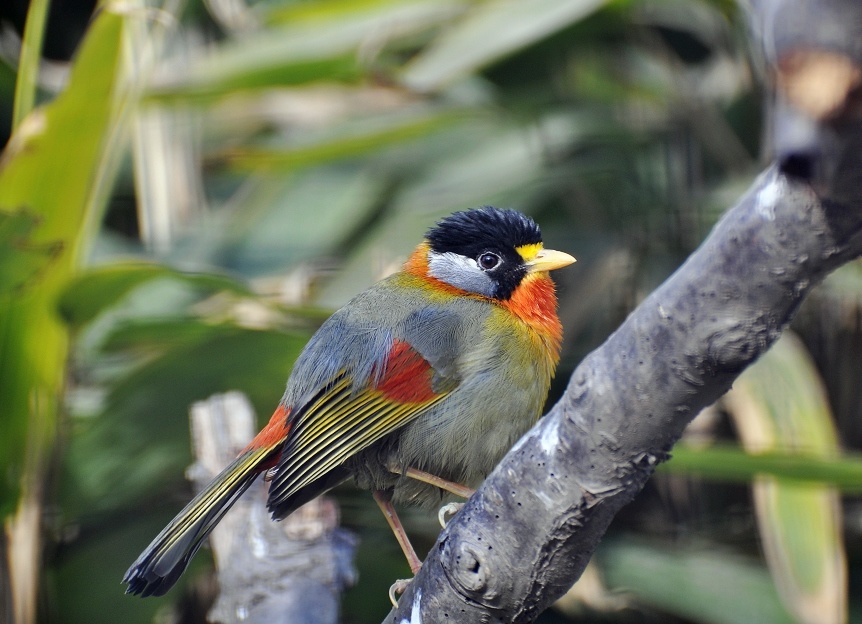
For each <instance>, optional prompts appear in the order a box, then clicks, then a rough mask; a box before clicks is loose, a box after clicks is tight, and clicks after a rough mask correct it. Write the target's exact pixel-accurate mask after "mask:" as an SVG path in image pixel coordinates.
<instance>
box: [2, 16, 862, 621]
mask: <svg viewBox="0 0 862 624" xmlns="http://www.w3.org/2000/svg"><path fill="white" fill-rule="evenodd" d="M747 41H748V40H747V33H746V30H745V24H744V15H743V14H742V13H741V12H740V11H739V10H738V9H737V8H736V5H735V4H734V3H732V2H729V1H726V0H613V1H607V2H602V1H599V0H534V1H532V2H529V3H526V2H517V0H484V1H475V0H163V1H161V2H160V1H159V0H126V1H125V2H123V3H122V4H112V3H110V2H108V3H105V4H104V7H103V10H97V7H96V3H95V1H93V0H64V1H62V2H59V1H55V2H53V3H49V2H48V0H32V1H31V2H27V0H6V1H5V2H4V3H3V4H2V7H0V57H2V58H0V134H2V137H3V141H4V143H6V148H5V151H4V153H3V157H2V160H0V427H2V429H0V430H2V434H0V516H2V517H3V518H4V522H5V527H6V531H5V535H4V539H3V542H2V545H0V553H2V554H3V555H4V556H3V557H0V592H4V593H5V594H6V595H7V597H8V596H9V595H12V594H14V593H15V592H22V591H23V592H24V594H28V595H30V596H32V597H33V606H32V610H31V612H30V613H31V614H32V618H33V619H34V620H37V621H39V622H46V623H60V622H62V623H64V624H76V623H83V622H87V623H91V624H95V623H99V622H117V621H123V622H129V623H135V622H152V621H158V622H177V623H183V624H185V623H189V624H191V623H195V622H202V621H203V617H204V616H203V614H204V613H205V612H206V609H207V607H208V603H209V602H211V601H212V598H213V583H212V582H211V575H212V566H211V560H210V555H209V552H208V551H207V550H203V551H202V552H201V553H200V554H199V555H198V556H197V558H196V559H195V561H194V563H193V565H192V566H191V569H190V570H189V572H188V573H187V574H186V575H185V576H184V577H183V579H182V580H181V581H180V583H179V585H178V586H177V588H176V589H175V590H174V591H173V592H171V593H170V594H169V595H168V596H165V597H162V598H151V599H147V600H140V599H137V598H131V597H128V596H125V595H123V586H122V585H121V584H120V579H121V577H122V575H123V572H124V571H125V570H126V568H127V567H128V565H129V564H130V563H131V562H132V561H133V560H134V558H135V557H136V556H137V555H138V553H139V552H140V550H141V549H142V548H143V547H144V546H145V545H146V544H147V543H149V541H150V539H151V538H152V537H153V536H154V535H155V534H156V533H157V532H158V531H159V530H160V529H161V527H162V526H163V525H164V524H165V523H166V522H167V521H168V520H169V519H170V518H171V517H173V515H174V514H175V513H176V511H178V510H179V509H180V508H181V507H182V505H183V504H185V502H186V501H187V500H188V499H189V497H190V496H191V486H190V484H189V483H188V482H187V481H186V479H185V476H184V472H185V469H186V467H187V466H188V465H189V464H190V463H191V462H192V457H191V450H190V440H189V433H188V431H189V426H188V409H189V406H190V404H191V403H192V402H194V401H198V400H202V399H205V398H207V397H208V396H210V395H211V394H213V393H216V392H224V391H228V390H240V391H242V392H244V393H245V394H247V396H248V397H249V398H250V400H251V402H252V404H253V405H254V407H255V409H256V411H257V414H258V417H259V420H260V421H261V422H263V421H265V420H266V419H268V417H269V415H270V414H271V411H272V409H273V407H274V406H275V405H276V403H277V401H278V399H279V398H280V396H281V393H282V391H283V387H284V382H285V380H286V378H287V375H288V373H289V371H290V368H291V365H292V362H293V360H294V358H295V357H296V355H297V354H298V352H299V350H300V349H301V348H302V345H303V344H304V341H305V340H306V339H307V338H308V336H309V335H310V333H311V332H313V330H314V328H315V327H316V326H317V325H318V324H319V323H320V322H321V321H322V319H324V318H325V317H326V315H327V314H328V313H329V312H331V311H332V310H334V309H335V308H337V307H338V306H340V305H341V304H343V303H345V302H346V301H347V300H348V299H349V298H350V297H351V296H353V295H354V294H356V293H357V292H359V291H360V290H362V289H363V288H365V287H366V286H368V285H370V284H371V283H372V282H373V281H375V280H377V279H379V278H380V277H382V276H384V275H385V274H387V273H389V272H391V271H393V270H396V269H397V267H398V266H399V263H400V262H402V261H403V260H404V259H405V257H406V254H407V253H408V252H409V251H410V249H411V248H412V247H413V246H414V245H415V244H416V243H417V242H418V241H419V240H420V239H421V236H422V234H423V232H424V231H425V230H426V229H427V228H428V227H429V226H430V225H432V224H433V223H434V222H435V220H437V219H438V218H440V217H442V216H444V215H446V214H448V213H450V212H452V211H455V210H462V209H465V208H470V207H475V206H480V205H485V204H492V205H496V206H499V207H506V208H516V209H518V210H522V211H524V212H527V213H529V214H530V215H532V216H533V217H534V218H535V219H536V220H537V221H538V222H539V223H540V225H541V227H542V230H543V234H544V239H545V242H546V244H547V245H548V246H550V247H552V248H555V249H561V250H565V251H567V252H570V253H572V254H573V255H575V256H576V257H577V258H578V264H576V265H574V267H572V268H571V269H568V270H566V271H560V272H559V273H555V278H556V279H557V282H558V286H559V295H560V315H561V318H562V321H563V324H564V326H565V344H564V354H563V359H562V362H561V365H560V369H559V372H558V375H557V380H556V382H555V384H554V387H553V388H552V393H551V397H550V398H549V401H550V402H551V403H552V402H554V401H555V400H556V398H557V397H558V396H559V394H560V393H561V392H562V390H563V388H564V387H565V384H566V382H567V380H568V377H569V375H570V374H571V372H572V370H573V369H574V367H575V366H576V365H577V363H578V362H579V361H580V359H581V358H582V357H583V356H584V355H585V354H586V353H588V352H589V351H590V350H592V349H594V348H595V347H597V346H598V345H600V344H601V343H602V341H603V340H604V339H605V337H606V336H607V335H608V334H609V333H610V332H612V331H613V330H614V328H615V327H616V326H617V325H618V324H619V323H620V322H621V321H622V320H623V319H624V318H625V317H626V315H627V314H628V312H630V311H631V310H632V309H633V307H634V306H636V305H637V304H638V302H639V301H640V300H641V299H643V298H644V297H645V295H646V294H648V293H649V292H650V291H651V290H652V289H654V288H655V287H656V286H657V285H658V284H659V283H660V282H661V281H662V280H663V279H664V278H666V277H667V276H668V275H669V274H670V273H671V272H672V271H673V270H674V269H675V268H676V267H677V266H678V265H679V264H680V263H681V262H682V261H684V259H685V258H686V257H687V255H688V254H689V253H691V251H692V250H693V249H695V248H696V246H697V245H698V244H699V242H700V241H701V240H702V239H703V238H704V236H705V235H706V234H707V233H708V232H709V230H710V228H711V227H712V225H713V224H714V223H715V221H716V220H717V219H718V218H719V217H720V215H721V213H722V212H723V211H724V210H725V209H726V208H728V207H729V206H731V205H732V204H733V203H734V202H735V201H736V200H737V198H738V197H739V196H740V195H741V193H743V192H744V190H745V189H746V188H747V187H748V186H749V185H750V184H751V182H752V181H753V180H754V178H755V176H756V175H757V173H758V171H759V170H760V169H761V168H762V166H763V163H764V162H765V159H763V158H762V157H761V143H762V120H763V118H764V112H763V109H762V101H763V93H762V92H761V89H760V87H759V85H758V81H757V78H756V76H757V72H756V68H755V67H754V66H753V65H752V61H751V60H750V59H751V54H750V51H749V50H748V49H747V46H748V43H747ZM40 49H41V50H42V52H41V54H40V53H39V50H40ZM754 56H755V58H756V54H755V55H754ZM755 64H756V63H755ZM34 106H35V107H36V108H34ZM13 128H15V129H16V131H15V134H14V136H12V138H11V139H10V135H11V133H12V129H13ZM860 311H862V272H860V267H859V266H858V265H851V266H847V267H844V268H843V269H841V270H840V271H839V272H837V273H836V274H835V275H833V276H832V277H830V279H829V280H828V281H827V282H826V283H825V284H824V285H822V286H821V287H820V288H819V289H818V290H817V292H816V294H814V295H813V296H812V297H810V298H809V299H808V301H807V302H806V303H805V305H804V307H803V309H802V311H801V312H800V315H799V317H798V318H797V320H796V321H795V322H794V326H793V328H792V329H793V331H792V333H791V335H790V336H789V337H788V338H786V339H782V341H781V342H780V343H779V344H778V345H777V346H776V348H775V349H774V350H773V351H772V352H770V354H768V355H767V356H766V357H764V358H763V359H762V360H761V361H760V362H759V363H758V364H757V365H756V366H755V367H754V368H752V369H751V370H750V371H748V372H746V374H745V375H744V376H743V378H742V379H741V380H740V381H739V383H738V384H737V385H736V387H735V389H734V391H733V392H732V393H731V395H729V396H728V398H727V399H726V400H724V401H722V402H721V403H720V404H719V405H717V406H715V407H714V408H711V409H709V410H707V411H706V412H705V413H704V414H701V415H700V416H699V417H698V418H697V419H696V420H695V422H694V423H693V425H692V427H691V428H690V431H689V432H688V434H687V435H686V437H685V439H684V440H683V441H682V442H681V443H680V444H679V445H678V446H677V448H676V449H675V450H674V458H673V460H672V461H670V462H668V463H667V464H666V465H664V466H662V468H661V469H660V471H659V472H658V473H657V474H656V476H655V477H654V478H653V479H652V480H651V482H650V483H649V485H648V486H647V488H646V490H645V491H644V492H643V494H642V495H641V496H639V497H638V499H637V500H636V501H635V502H634V503H632V504H631V505H630V506H629V507H627V508H626V509H624V510H623V512H622V513H621V514H620V515H619V516H618V518H617V519H616V520H615V522H614V524H613V525H612V527H611V530H610V532H609V533H608V536H607V538H606V539H605V541H604V542H603V544H602V546H601V547H600V549H599V552H598V554H597V555H596V557H595V560H594V562H593V563H592V564H591V565H590V568H589V569H588V572H587V573H586V574H585V576H584V578H583V579H582V581H580V582H579V583H578V584H577V585H576V586H575V588H574V589H573V591H572V592H570V594H569V595H568V596H567V597H566V598H565V599H564V600H563V601H561V603H560V604H559V605H558V606H557V607H556V608H554V609H552V610H550V611H548V612H547V613H546V614H544V615H543V616H542V617H541V619H540V622H543V623H546V624H548V623H556V622H559V623H563V622H609V623H615V622H650V623H651V622H671V623H673V622H679V623H684V622H703V623H724V622H727V623H731V622H733V623H738V622H765V623H771V622H804V623H808V622H811V623H820V622H822V623H830V622H835V623H842V622H847V621H862V570H860V564H862V505H860V498H859V492H860V491H862V468H860V466H862V462H860V460H859V458H858V456H857V455H856V454H855V453H856V452H857V451H858V450H859V447H860V445H862V418H860V410H862V402H860V387H862V384H859V383H858V381H859V377H860V372H859V371H860V369H859V366H858V363H857V362H858V360H859V356H860V354H862V332H860ZM620 383H621V384H624V383H625V380H620ZM631 417H632V418H636V417H637V415H636V414H633V415H631ZM333 495H334V497H335V498H336V499H337V501H338V503H339V505H340V508H341V516H342V525H343V526H344V527H346V528H347V529H349V530H350V531H352V532H354V533H355V534H356V535H357V536H358V537H359V540H360V541H359V546H358V551H357V556H356V561H355V565H356V568H357V570H358V572H359V574H358V583H357V584H356V585H355V586H354V587H353V588H351V589H350V590H349V591H347V593H346V594H345V595H344V596H343V605H342V621H343V622H345V623H346V624H366V623H371V622H378V621H380V620H381V619H382V618H383V617H384V616H385V614H386V613H387V612H388V610H389V602H388V599H387V597H386V590H387V589H388V587H389V585H390V584H391V583H392V581H393V580H394V579H396V578H403V577H405V576H408V575H409V570H408V568H407V566H406V563H405V562H404V560H403V558H402V555H401V553H400V551H399V549H398V546H397V544H396V542H395V540H394V539H393V538H392V536H391V534H390V533H389V530H388V528H387V527H386V524H385V522H384V520H383V518H382V516H381V515H380V514H379V512H378V510H377V509H376V506H375V505H374V503H373V502H372V499H371V497H370V496H369V495H368V493H367V492H360V491H357V490H355V489H354V488H352V487H348V486H345V487H342V488H339V489H338V490H337V491H335V492H334V493H333ZM432 515H433V514H432ZM404 518H405V521H406V522H407V525H408V532H409V533H410V534H411V535H412V536H414V539H415V544H416V546H417V550H418V551H419V552H420V554H421V553H424V552H427V549H428V548H430V546H431V545H432V544H433V541H434V539H435V538H436V535H437V533H438V531H439V527H438V526H437V524H436V519H435V518H433V517H429V514H427V513H425V512H416V511H409V510H405V512H404ZM22 588H23V589H22ZM6 615H7V617H8V616H9V613H8V612H7V614H6ZM0 619H2V614H0Z"/></svg>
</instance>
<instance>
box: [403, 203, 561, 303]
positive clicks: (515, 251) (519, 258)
mask: <svg viewBox="0 0 862 624" xmlns="http://www.w3.org/2000/svg"><path fill="white" fill-rule="evenodd" d="M574 261H575V259H574V258H573V257H572V256H570V255H569V254H567V253H563V252H561V251H554V250H551V249H545V248H544V247H543V246H542V233H541V231H540V230H539V226H538V225H536V222H535V221H533V220H532V219H531V218H529V217H527V216H526V215H523V214H521V213H520V212H516V211H514V210H500V209H498V208H492V207H490V206H485V207H484V208H478V209H476V210H465V211H463V212H456V213H454V214H452V215H450V216H448V217H446V218H445V219H442V220H441V221H439V222H438V223H437V224H436V225H435V226H434V227H432V228H431V229H430V230H428V232H427V233H426V235H425V242H424V243H423V244H422V245H421V246H420V248H419V249H418V250H417V253H416V254H414V258H413V259H411V262H412V264H413V266H412V269H413V272H416V273H420V272H421V273H425V275H427V276H428V277H432V278H435V279H437V280H440V281H441V282H443V283H445V284H448V285H449V286H452V287H454V288H457V289H458V290H461V291H465V292H468V293H471V294H476V295H481V296H483V297H488V298H492V299H498V300H501V301H506V300H509V299H510V298H511V297H512V295H513V293H515V291H516V290H517V289H518V287H519V286H520V285H521V284H522V283H523V282H524V280H525V279H526V278H527V277H528V276H529V275H531V274H536V273H546V272H547V271H551V270H553V269H559V268H561V267H564V266H568V265H569V264H571V263H573V262H574ZM410 264H411V263H408V270H410V268H411V267H410Z"/></svg>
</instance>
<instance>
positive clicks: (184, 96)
mask: <svg viewBox="0 0 862 624" xmlns="http://www.w3.org/2000/svg"><path fill="white" fill-rule="evenodd" d="M328 4H331V3H328V2H318V3H304V4H302V5H299V6H300V7H302V8H297V9H288V10H287V12H286V13H282V14H279V13H274V14H273V21H275V22H282V21H284V22H285V25H279V26H277V27H271V28H268V29H265V30H262V31H259V32H256V33H255V34H254V37H253V38H246V39H244V40H238V41H233V42H229V43H227V44H224V45H223V46H221V47H220V48H218V49H217V50H216V51H215V52H214V53H213V54H211V55H209V56H207V57H205V58H202V59H200V60H197V61H193V62H192V63H190V64H188V65H187V66H184V67H183V68H182V69H179V70H178V71H177V72H175V73H174V74H172V75H171V76H170V77H168V78H164V79H163V80H162V81H161V82H160V83H159V84H157V85H156V86H155V87H154V88H153V90H152V91H151V93H150V97H151V98H153V99H157V100H162V101H164V100H192V101H203V102H206V101H209V100H211V99H214V98H219V97H222V96H226V95H231V94H234V93H236V92H237V91H245V90H250V89H260V88H265V87H274V86H278V87H281V86H287V85H300V84H306V83H312V82H321V81H335V82H355V81H357V80H358V79H360V78H361V77H362V76H363V75H364V74H365V73H366V70H365V68H364V67H363V63H362V56H361V54H360V48H361V47H362V46H363V45H378V44H384V43H388V42H391V41H392V40H397V39H399V38H402V37H406V36H409V35H412V34H414V33H416V32H420V31H422V30H425V29H427V28H428V27H429V24H432V23H435V22H439V21H441V20H442V19H445V18H448V17H449V16H451V15H452V13H453V11H454V10H458V9H459V7H460V5H461V2H453V1H452V0H441V1H429V0H426V1H425V2H408V3H402V2H397V3H386V2H383V3H380V4H379V6H372V5H373V4H374V3H371V4H369V5H365V6H361V7H358V10H352V9H351V10H348V11H345V12H341V11H337V10H332V9H333V7H328V8H326V7H327V5H328ZM318 7H321V8H322V10H321V11H320V12H319V13H316V12H315V9H316V8H318ZM345 8H349V7H345ZM296 11H301V12H302V13H303V18H302V19H300V20H298V22H297V20H295V19H293V18H294V16H295V15H296ZM279 15H281V17H279ZM312 16H313V19H312Z"/></svg>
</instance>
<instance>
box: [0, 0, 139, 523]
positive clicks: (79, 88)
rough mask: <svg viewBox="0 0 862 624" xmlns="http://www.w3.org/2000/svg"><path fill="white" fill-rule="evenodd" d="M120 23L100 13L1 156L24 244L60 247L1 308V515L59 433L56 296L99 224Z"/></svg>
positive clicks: (62, 334)
mask: <svg viewBox="0 0 862 624" xmlns="http://www.w3.org/2000/svg"><path fill="white" fill-rule="evenodd" d="M124 20H125V17H124V16H123V15H120V14H119V13H118V12H116V11H114V10H112V9H111V8H110V7H106V8H104V9H103V10H102V11H100V12H99V14H98V15H97V16H96V18H95V19H94V21H93V22H92V24H91V25H90V28H89V30H88V33H87V35H86V37H85V39H84V42H83V44H82V47H81V49H80V50H79V53H78V55H77V58H76V60H75V62H74V64H73V66H72V70H71V73H70V75H69V81H68V84H67V86H66V89H65V90H64V91H63V92H62V93H61V94H60V95H59V96H58V97H57V99H56V100H55V101H54V102H52V103H51V104H49V105H47V106H45V107H43V108H38V109H35V110H34V111H32V112H31V113H30V114H29V115H27V116H26V117H25V118H24V120H23V122H22V123H21V125H20V126H18V128H17V129H16V130H15V133H14V134H13V135H12V137H11V139H10V140H9V143H8V144H7V146H6V150H5V152H4V153H3V157H2V160H0V207H3V209H4V210H7V211H8V210H12V209H15V208H17V207H26V210H27V213H28V214H30V215H32V217H33V220H32V221H31V223H30V224H29V225H30V226H32V228H31V229H30V231H29V234H28V237H27V243H26V247H25V248H29V249H30V250H31V251H32V250H39V249H41V250H47V249H49V248H56V249H58V250H59V251H58V252H56V257H55V258H54V259H53V261H51V262H49V263H47V264H46V265H43V266H42V267H41V268H42V270H41V271H40V272H38V277H39V279H38V282H34V283H33V284H32V285H33V287H32V288H27V289H25V290H24V291H23V292H22V293H20V296H16V297H14V298H13V299H11V300H9V301H8V302H4V305H2V306H0V405H2V406H3V413H2V420H3V435H2V436H0V517H2V516H4V515H6V514H7V513H10V512H11V511H12V510H14V509H15V508H16V507H17V504H18V500H19V492H20V486H21V483H22V478H23V476H24V474H25V473H28V472H29V473H30V476H29V479H30V481H31V482H33V483H37V482H39V480H40V476H39V471H41V470H42V468H43V466H44V465H46V463H47V459H46V457H47V456H48V454H49V453H50V451H51V443H52V441H53V439H54V436H55V434H56V431H57V430H58V427H57V423H56V418H57V409H58V405H59V401H60V392H61V389H62V387H63V381H64V371H65V365H66V359H67V348H68V336H67V334H66V330H65V327H63V325H62V323H61V322H60V320H59V319H58V317H57V314H56V299H57V297H58V295H59V292H60V290H61V288H62V287H63V285H64V284H65V282H66V280H67V279H68V278H69V276H70V275H71V273H72V272H73V270H74V269H75V266H76V261H77V258H78V255H79V253H80V252H81V250H82V248H83V247H84V246H85V245H86V242H87V236H86V234H87V226H88V225H89V224H92V223H97V222H98V221H99V215H100V213H101V208H102V204H101V201H102V200H103V199H104V194H103V193H104V188H105V186H106V183H107V182H108V181H109V178H110V175H109V173H110V172H111V171H113V169H112V167H111V163H112V162H114V161H113V160H112V157H114V156H115V154H114V152H113V148H115V147H116V145H117V144H116V143H115V142H113V141H112V138H113V137H115V136H118V135H119V134H120V133H119V131H118V123H119V122H118V118H117V116H116V111H117V108H116V107H117V98H118V95H117V85H118V83H119V82H120V80H119V77H120V76H121V74H122V71H123V70H122V63H121V62H120V61H121V58H122V55H121V47H122V41H123V33H124ZM6 225H7V226H10V225H11V226H12V230H18V231H20V229H21V228H22V227H29V226H28V225H27V224H26V223H22V222H21V221H17V222H16V221H13V222H12V223H11V224H10V223H8V222H7V224H6ZM4 260H5V262H4V267H3V268H2V269H0V274H3V275H4V276H10V275H12V276H14V275H15V274H16V272H17V269H15V268H11V269H10V268H9V267H7V266H5V265H6V264H7V263H8V262H17V261H18V259H17V258H14V257H13V258H10V257H8V256H7V257H5V258H4ZM33 261H34V258H33V257H32V256H31V257H30V259H29V261H28V262H29V263H30V267H29V269H28V268H25V269H24V271H25V272H26V271H28V270H30V269H32V268H33ZM39 261H40V260H38V259H36V262H37V263H38V262H39ZM19 275H20V274H19ZM11 281H15V280H14V279H12V280H11Z"/></svg>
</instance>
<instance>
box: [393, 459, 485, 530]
mask: <svg viewBox="0 0 862 624" xmlns="http://www.w3.org/2000/svg"><path fill="white" fill-rule="evenodd" d="M389 470H390V471H391V472H394V473H395V474H400V475H404V476H405V477H410V478H411V479H416V480H417V481H421V482H422V483H427V484H429V485H433V486H435V487H438V488H440V489H441V490H446V491H447V492H449V493H450V494H454V495H455V496H460V497H461V498H470V497H471V496H473V494H474V493H475V492H476V490H474V489H472V488H468V487H467V486H466V485H461V484H460V483H455V482H453V481H447V480H446V479H444V478H442V477H438V476H437V475H433V474H431V473H430V472H425V471H424V470H419V469H418V468H407V469H405V470H399V469H397V468H395V467H392V466H390V467H389ZM463 506H464V503H449V504H448V505H443V506H442V507H441V508H440V511H438V512H437V522H439V523H440V526H441V527H443V528H444V529H445V528H446V516H454V515H455V514H456V513H458V512H459V511H460V510H461V507H463Z"/></svg>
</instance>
